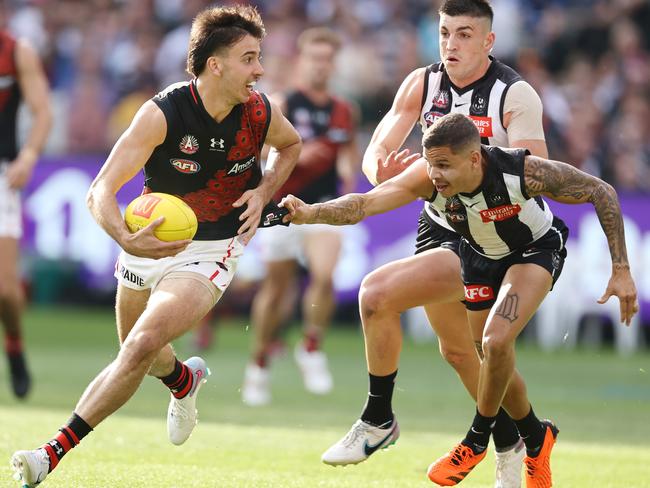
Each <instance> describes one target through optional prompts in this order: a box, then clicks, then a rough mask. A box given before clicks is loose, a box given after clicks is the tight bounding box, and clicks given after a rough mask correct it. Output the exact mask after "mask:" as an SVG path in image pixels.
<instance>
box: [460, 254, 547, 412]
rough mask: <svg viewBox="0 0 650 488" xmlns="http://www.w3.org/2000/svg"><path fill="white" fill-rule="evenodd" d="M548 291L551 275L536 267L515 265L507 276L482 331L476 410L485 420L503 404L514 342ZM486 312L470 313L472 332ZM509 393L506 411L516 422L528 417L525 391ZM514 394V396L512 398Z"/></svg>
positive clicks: (513, 357) (517, 389)
mask: <svg viewBox="0 0 650 488" xmlns="http://www.w3.org/2000/svg"><path fill="white" fill-rule="evenodd" d="M550 289H551V275H550V274H549V273H548V271H546V270H545V269H544V268H542V267H541V266H538V265H536V264H518V265H515V266H512V267H511V268H510V269H509V270H508V272H507V273H506V275H505V277H504V279H503V282H502V285H501V289H500V291H499V295H498V297H497V301H496V303H495V304H494V306H493V307H492V309H491V310H490V311H489V313H488V315H487V320H486V321H485V322H484V323H485V329H484V331H483V352H484V354H485V359H484V361H483V364H482V365H481V368H480V373H479V387H478V409H479V412H480V413H481V414H482V415H484V416H486V417H491V416H495V415H496V413H497V411H498V409H499V406H500V405H501V403H502V401H503V400H504V396H505V395H506V392H507V391H508V390H510V387H509V384H510V382H511V379H512V377H513V375H514V373H515V339H516V338H517V336H518V335H519V333H520V332H521V331H522V330H523V328H524V327H525V326H526V324H527V323H528V321H529V319H530V317H532V315H533V314H534V313H535V311H536V310H537V308H538V307H539V305H540V304H541V303H542V300H544V297H545V296H546V294H547V293H548V291H549V290H550ZM485 315H486V314H485V312H470V313H468V316H469V318H470V322H471V324H472V327H473V328H474V329H475V328H476V327H478V326H479V325H480V322H481V320H483V319H484V317H485ZM513 388H515V389H516V390H515V391H514V392H511V391H508V393H510V395H509V396H508V400H509V401H508V411H509V413H510V415H511V416H512V417H513V418H515V419H519V418H522V417H524V416H526V415H527V414H528V412H529V411H530V403H529V402H528V397H527V395H526V390H525V388H523V389H522V388H521V387H518V386H517V385H514V386H513ZM513 393H514V394H513Z"/></svg>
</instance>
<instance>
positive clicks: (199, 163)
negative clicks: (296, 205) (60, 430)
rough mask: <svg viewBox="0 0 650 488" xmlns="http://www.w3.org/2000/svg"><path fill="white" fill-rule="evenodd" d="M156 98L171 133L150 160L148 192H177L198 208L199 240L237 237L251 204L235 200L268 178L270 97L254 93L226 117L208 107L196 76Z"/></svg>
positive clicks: (174, 193)
mask: <svg viewBox="0 0 650 488" xmlns="http://www.w3.org/2000/svg"><path fill="white" fill-rule="evenodd" d="M153 101H154V102H155V103H156V105H158V107H160V109H161V110H162V112H163V113H164V114H165V119H166V120H167V135H166V137H165V140H164V142H163V143H162V144H161V145H160V146H158V147H156V149H154V151H153V153H152V154H151V157H150V158H149V160H148V161H147V163H146V164H145V167H144V175H145V181H144V186H145V188H144V191H143V192H144V193H149V192H164V193H171V194H173V195H176V196H177V197H179V198H182V199H183V200H184V201H185V203H187V204H188V205H189V206H190V207H192V210H194V213H195V214H196V217H197V220H198V223H199V226H198V230H197V232H196V235H195V236H194V240H200V241H201V240H202V241H205V240H219V239H228V238H230V237H233V236H235V235H236V234H237V229H239V227H240V226H241V222H240V221H239V216H240V215H241V214H242V212H243V211H244V210H245V208H241V207H240V208H235V207H233V206H232V204H233V202H235V201H236V200H237V199H238V198H239V197H240V196H241V195H242V194H243V193H244V192H245V191H246V190H249V189H251V188H255V187H257V185H258V184H259V182H260V180H261V178H262V172H261V169H260V153H261V150H262V146H263V145H264V139H266V133H267V131H268V128H269V124H270V122H271V106H270V104H269V101H268V99H267V98H266V96H265V95H264V94H262V93H258V92H253V93H252V94H251V97H250V98H249V99H248V101H247V102H246V103H242V104H239V105H236V106H235V107H233V109H232V111H231V112H230V113H229V114H228V115H227V116H226V118H225V119H223V120H222V121H221V122H217V121H216V120H214V118H212V117H211V116H210V114H209V113H208V112H207V110H206V109H205V107H204V105H203V102H202V101H201V97H200V96H199V92H198V90H197V89H196V84H195V81H194V80H193V81H190V82H184V83H176V84H173V85H170V86H169V87H167V88H166V89H165V90H164V91H162V92H160V93H159V94H158V95H156V96H155V97H154V98H153Z"/></svg>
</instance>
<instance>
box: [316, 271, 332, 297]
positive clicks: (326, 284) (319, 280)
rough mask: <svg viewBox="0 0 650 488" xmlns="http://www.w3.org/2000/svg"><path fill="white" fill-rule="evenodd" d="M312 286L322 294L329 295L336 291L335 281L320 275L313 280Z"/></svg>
mask: <svg viewBox="0 0 650 488" xmlns="http://www.w3.org/2000/svg"><path fill="white" fill-rule="evenodd" d="M310 286H312V287H313V288H315V289H316V290H318V291H319V292H321V293H328V292H331V291H332V290H333V289H334V281H332V277H331V276H326V275H318V276H313V277H312V278H311V283H310Z"/></svg>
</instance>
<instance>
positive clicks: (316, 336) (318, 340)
mask: <svg viewBox="0 0 650 488" xmlns="http://www.w3.org/2000/svg"><path fill="white" fill-rule="evenodd" d="M340 46H341V40H340V38H339V36H338V35H337V34H336V33H335V32H333V31H332V30H330V29H328V28H323V27H316V28H311V29H307V30H306V31H304V32H303V33H302V34H301V35H300V37H299V38H298V50H299V55H298V60H297V66H296V68H297V72H296V81H295V88H293V89H292V90H291V91H288V92H286V93H284V94H278V95H275V96H274V97H273V99H274V101H276V102H277V103H278V105H279V106H280V107H281V108H282V111H283V112H284V114H285V115H286V117H287V119H288V120H289V121H290V122H291V123H292V124H293V125H294V127H295V128H296V130H297V131H298V133H299V134H300V136H301V138H302V140H303V146H302V151H301V153H300V157H299V158H298V163H297V164H296V167H295V168H294V170H293V172H292V173H291V175H290V176H289V178H288V180H287V181H286V183H285V184H284V185H283V187H282V188H281V189H280V191H278V193H277V197H278V198H277V199H278V201H279V200H280V198H281V197H282V196H284V195H287V194H288V193H293V194H295V195H298V196H299V197H300V198H301V199H303V200H305V201H307V202H309V203H316V202H320V201H325V200H328V199H331V198H333V197H335V196H337V195H339V194H341V193H349V192H352V191H354V185H355V183H356V177H357V174H358V171H359V159H360V154H359V151H358V148H357V142H356V137H355V131H356V127H355V126H356V123H355V120H354V119H355V116H354V109H353V107H352V105H351V104H350V103H348V102H346V101H344V100H342V99H341V98H339V97H336V96H335V95H333V94H332V93H331V91H330V88H329V83H330V79H331V78H332V75H333V74H334V70H335V68H336V63H335V61H336V54H337V52H338V50H339V48H340ZM341 238H342V235H341V232H340V229H337V228H335V227H331V226H325V225H324V226H315V227H293V226H291V227H282V226H276V227H273V228H270V229H263V230H262V231H260V233H259V234H258V237H257V239H259V241H260V247H261V253H262V259H263V261H264V263H265V266H266V276H265V277H264V279H263V281H262V285H261V288H260V290H259V292H258V293H257V295H256V296H255V299H254V301H253V310H252V319H253V326H254V331H255V341H254V344H253V350H252V357H251V362H250V363H249V364H248V366H247V367H246V373H245V378H244V385H243V387H242V399H243V401H244V403H246V404H248V405H252V406H254V405H263V404H266V403H268V402H269V401H270V400H271V385H270V375H269V372H270V355H271V350H270V349H271V347H272V344H273V339H274V333H276V331H277V330H278V328H279V327H280V326H281V325H283V324H284V323H286V321H287V320H289V319H290V318H291V316H292V315H293V310H294V304H295V300H296V298H297V295H298V293H297V292H296V288H297V287H299V286H300V283H299V280H298V279H299V271H300V268H299V267H300V265H301V264H302V265H304V266H305V267H306V269H307V273H308V282H307V285H306V288H305V291H304V293H303V295H302V320H303V324H304V326H303V339H302V340H301V341H300V342H299V343H298V344H297V345H296V348H295V351H294V353H295V354H294V356H295V359H296V362H297V364H298V367H299V368H300V371H301V373H302V376H303V381H304V384H305V388H306V389H307V390H308V391H309V392H311V393H315V394H326V393H328V392H329V391H330V390H331V389H332V386H333V381H332V376H331V374H330V371H329V368H328V364H327V358H326V356H325V353H324V352H323V351H322V349H321V346H322V341H323V338H324V335H325V332H326V330H327V327H328V326H329V323H330V321H331V319H332V315H333V313H334V307H335V302H334V287H333V277H332V275H333V273H334V268H335V267H336V264H337V262H338V258H339V253H340V250H341Z"/></svg>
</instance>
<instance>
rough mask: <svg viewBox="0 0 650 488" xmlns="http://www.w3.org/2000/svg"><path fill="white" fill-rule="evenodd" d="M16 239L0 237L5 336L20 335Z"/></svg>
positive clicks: (0, 290) (0, 310)
mask: <svg viewBox="0 0 650 488" xmlns="http://www.w3.org/2000/svg"><path fill="white" fill-rule="evenodd" d="M19 256H20V252H19V247H18V240H17V239H12V238H8V237H0V276H1V277H2V278H1V279H0V319H1V320H2V324H3V326H4V330H5V334H6V335H7V336H18V337H19V336H20V334H21V323H20V317H21V314H22V309H23V302H24V297H23V290H22V287H21V286H20V275H19V271H18V260H19Z"/></svg>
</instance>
